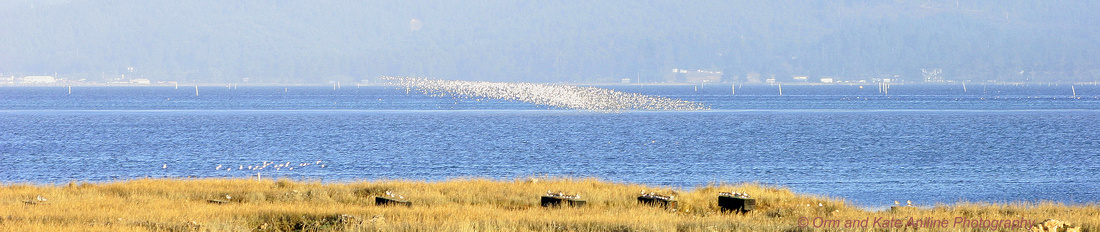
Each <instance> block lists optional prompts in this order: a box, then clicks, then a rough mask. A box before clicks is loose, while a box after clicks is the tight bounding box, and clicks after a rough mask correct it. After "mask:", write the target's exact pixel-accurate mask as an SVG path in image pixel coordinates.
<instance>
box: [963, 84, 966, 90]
mask: <svg viewBox="0 0 1100 232" xmlns="http://www.w3.org/2000/svg"><path fill="white" fill-rule="evenodd" d="M965 92H966V82H963V93H965Z"/></svg>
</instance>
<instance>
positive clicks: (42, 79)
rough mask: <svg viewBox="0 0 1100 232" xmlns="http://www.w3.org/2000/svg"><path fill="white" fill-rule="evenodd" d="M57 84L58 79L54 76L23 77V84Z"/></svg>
mask: <svg viewBox="0 0 1100 232" xmlns="http://www.w3.org/2000/svg"><path fill="white" fill-rule="evenodd" d="M54 82H57V78H54V77H53V76H25V77H23V84H52V83H54Z"/></svg>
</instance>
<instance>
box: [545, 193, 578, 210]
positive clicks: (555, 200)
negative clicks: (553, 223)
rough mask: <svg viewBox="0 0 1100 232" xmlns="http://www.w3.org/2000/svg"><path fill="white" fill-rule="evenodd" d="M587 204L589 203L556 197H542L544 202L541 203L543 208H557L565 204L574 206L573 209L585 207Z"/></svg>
mask: <svg viewBox="0 0 1100 232" xmlns="http://www.w3.org/2000/svg"><path fill="white" fill-rule="evenodd" d="M585 203H587V202H586V201H584V200H577V199H572V198H564V197H554V196H542V201H541V204H542V207H557V206H561V205H563V204H565V205H569V206H573V207H581V206H584V204H585Z"/></svg>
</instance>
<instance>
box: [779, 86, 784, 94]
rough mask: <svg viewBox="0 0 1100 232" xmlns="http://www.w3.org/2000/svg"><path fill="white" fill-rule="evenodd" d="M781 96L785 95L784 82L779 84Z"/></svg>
mask: <svg viewBox="0 0 1100 232" xmlns="http://www.w3.org/2000/svg"><path fill="white" fill-rule="evenodd" d="M779 96H783V84H779Z"/></svg>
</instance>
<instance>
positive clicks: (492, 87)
mask: <svg viewBox="0 0 1100 232" xmlns="http://www.w3.org/2000/svg"><path fill="white" fill-rule="evenodd" d="M382 79H383V80H388V81H390V83H391V84H393V85H396V86H403V87H405V88H406V90H407V91H408V90H412V89H416V90H419V91H421V92H423V93H424V94H428V95H431V96H439V97H443V96H448V95H450V96H452V97H454V98H469V99H478V100H481V99H499V100H506V101H521V102H527V103H531V104H535V105H541V106H549V107H556V108H563V109H575V110H586V111H593V112H622V111H628V110H646V111H695V110H709V109H710V108H709V107H707V106H706V105H703V104H700V103H695V102H691V101H684V100H679V99H671V98H666V97H655V96H648V95H643V94H638V93H624V92H619V91H614V90H610V89H604V88H596V87H580V86H572V85H561V84H538V83H523V82H483V81H452V80H439V79H431V78H420V77H382Z"/></svg>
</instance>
